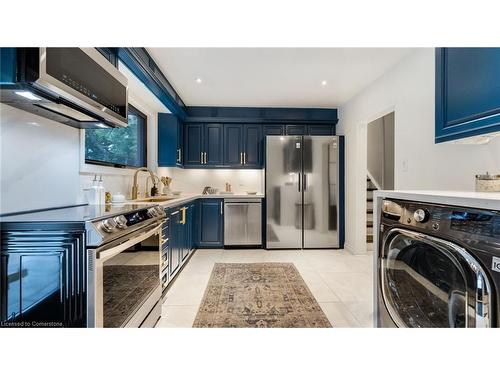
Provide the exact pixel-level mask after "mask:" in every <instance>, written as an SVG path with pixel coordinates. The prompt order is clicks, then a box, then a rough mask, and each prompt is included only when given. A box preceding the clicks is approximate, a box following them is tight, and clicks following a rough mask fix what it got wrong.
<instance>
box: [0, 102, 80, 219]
mask: <svg viewBox="0 0 500 375" xmlns="http://www.w3.org/2000/svg"><path fill="white" fill-rule="evenodd" d="M79 137H80V133H79V131H78V130H77V129H73V128H71V127H69V126H67V125H63V124H60V123H58V122H55V121H51V120H47V119H45V118H43V117H39V116H36V115H32V114H31V113H28V112H25V111H21V110H19V109H17V108H14V107H10V106H8V105H5V104H0V147H1V150H0V157H1V159H0V212H1V213H6V212H15V211H23V210H30V209H36V208H45V207H54V206H64V205H72V204H77V203H80V202H81V196H80V194H79V193H80V176H79V174H78V168H79V161H80V152H79Z"/></svg>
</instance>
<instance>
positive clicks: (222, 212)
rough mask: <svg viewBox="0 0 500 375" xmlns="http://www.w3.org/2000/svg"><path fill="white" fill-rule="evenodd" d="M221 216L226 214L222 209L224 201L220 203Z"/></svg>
mask: <svg viewBox="0 0 500 375" xmlns="http://www.w3.org/2000/svg"><path fill="white" fill-rule="evenodd" d="M220 214H221V215H223V214H224V210H223V208H222V201H221V202H220Z"/></svg>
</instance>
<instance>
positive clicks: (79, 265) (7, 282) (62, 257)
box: [0, 230, 87, 327]
mask: <svg viewBox="0 0 500 375" xmlns="http://www.w3.org/2000/svg"><path fill="white" fill-rule="evenodd" d="M0 251H1V252H0V254H1V257H0V270H1V272H0V295H1V296H0V297H1V303H0V322H1V323H2V324H3V325H4V326H8V325H9V323H12V324H16V323H17V324H19V326H21V327H36V326H43V324H44V323H51V324H55V325H53V326H54V327H85V326H86V317H87V295H86V287H87V257H86V252H85V231H67V232H65V231H62V230H47V231H44V230H41V231H31V230H26V231H17V230H16V231H12V232H10V231H2V241H1V250H0Z"/></svg>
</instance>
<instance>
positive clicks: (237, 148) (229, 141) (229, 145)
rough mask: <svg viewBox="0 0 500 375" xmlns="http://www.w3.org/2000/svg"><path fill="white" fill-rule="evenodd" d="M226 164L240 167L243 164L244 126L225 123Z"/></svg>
mask: <svg viewBox="0 0 500 375" xmlns="http://www.w3.org/2000/svg"><path fill="white" fill-rule="evenodd" d="M224 165H226V166H228V167H236V168H239V167H240V166H242V165H243V126H242V125H241V124H224Z"/></svg>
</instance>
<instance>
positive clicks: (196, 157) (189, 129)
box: [184, 124, 203, 166]
mask: <svg viewBox="0 0 500 375" xmlns="http://www.w3.org/2000/svg"><path fill="white" fill-rule="evenodd" d="M202 162H203V124H186V125H184V165H195V166H198V165H201V164H202Z"/></svg>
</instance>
